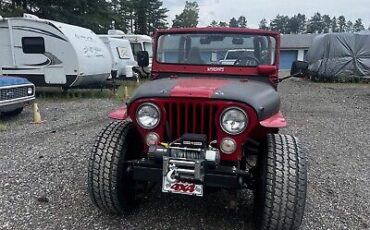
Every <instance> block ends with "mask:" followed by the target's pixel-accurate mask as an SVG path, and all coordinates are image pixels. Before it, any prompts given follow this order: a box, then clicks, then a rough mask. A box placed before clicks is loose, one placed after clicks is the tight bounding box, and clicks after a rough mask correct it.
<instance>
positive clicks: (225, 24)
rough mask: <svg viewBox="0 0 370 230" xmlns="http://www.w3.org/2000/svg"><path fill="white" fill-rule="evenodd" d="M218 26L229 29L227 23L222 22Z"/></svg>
mask: <svg viewBox="0 0 370 230" xmlns="http://www.w3.org/2000/svg"><path fill="white" fill-rule="evenodd" d="M218 26H221V27H227V26H228V25H227V23H226V22H223V21H220V22H219V23H218Z"/></svg>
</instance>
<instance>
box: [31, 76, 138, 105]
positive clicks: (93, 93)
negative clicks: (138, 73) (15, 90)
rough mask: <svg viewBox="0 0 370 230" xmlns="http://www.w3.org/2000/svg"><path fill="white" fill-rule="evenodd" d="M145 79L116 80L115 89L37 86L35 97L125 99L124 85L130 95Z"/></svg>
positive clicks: (53, 98)
mask: <svg viewBox="0 0 370 230" xmlns="http://www.w3.org/2000/svg"><path fill="white" fill-rule="evenodd" d="M143 82H145V81H141V82H140V83H137V82H136V81H118V83H119V84H120V86H119V87H118V88H117V89H116V90H113V89H68V90H66V91H62V90H61V89H60V88H37V89H36V97H37V98H40V99H46V100H48V99H50V100H76V99H84V98H112V99H117V100H120V101H122V100H125V99H126V98H125V87H127V91H128V96H131V95H132V94H133V93H134V91H135V90H136V88H137V87H138V86H139V85H140V84H142V83H143Z"/></svg>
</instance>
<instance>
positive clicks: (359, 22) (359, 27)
mask: <svg viewBox="0 0 370 230" xmlns="http://www.w3.org/2000/svg"><path fill="white" fill-rule="evenodd" d="M353 30H354V31H355V32H360V31H363V30H365V26H364V24H362V19H361V18H358V19H357V20H356V21H355V24H354V25H353Z"/></svg>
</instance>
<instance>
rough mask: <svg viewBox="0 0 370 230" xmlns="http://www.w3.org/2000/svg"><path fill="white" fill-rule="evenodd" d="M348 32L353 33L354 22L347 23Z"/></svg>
mask: <svg viewBox="0 0 370 230" xmlns="http://www.w3.org/2000/svg"><path fill="white" fill-rule="evenodd" d="M346 32H353V22H352V21H351V20H348V21H347V25H346Z"/></svg>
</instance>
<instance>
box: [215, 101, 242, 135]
mask: <svg viewBox="0 0 370 230" xmlns="http://www.w3.org/2000/svg"><path fill="white" fill-rule="evenodd" d="M231 110H237V111H239V112H241V113H242V114H243V115H244V117H245V125H244V127H243V128H242V129H240V130H239V131H237V132H232V131H229V130H227V128H225V127H224V125H223V122H222V120H223V117H224V116H225V114H226V113H227V112H229V111H231ZM219 119H220V126H221V129H222V131H224V132H225V133H227V134H229V135H234V136H235V135H239V134H241V133H243V132H244V131H245V130H246V129H247V127H248V124H249V117H248V114H247V113H246V112H245V111H244V110H243V109H242V108H240V107H237V106H231V107H227V108H226V109H224V110H223V111H222V113H221V115H220V118H219Z"/></svg>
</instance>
